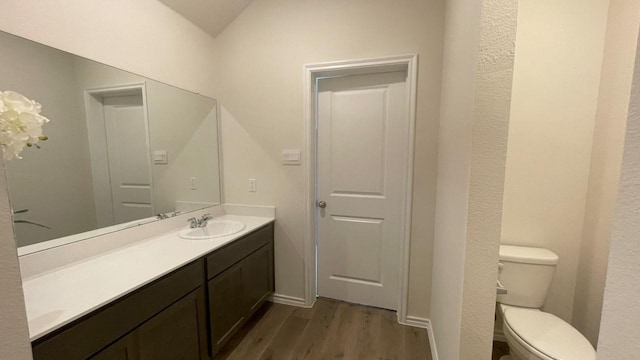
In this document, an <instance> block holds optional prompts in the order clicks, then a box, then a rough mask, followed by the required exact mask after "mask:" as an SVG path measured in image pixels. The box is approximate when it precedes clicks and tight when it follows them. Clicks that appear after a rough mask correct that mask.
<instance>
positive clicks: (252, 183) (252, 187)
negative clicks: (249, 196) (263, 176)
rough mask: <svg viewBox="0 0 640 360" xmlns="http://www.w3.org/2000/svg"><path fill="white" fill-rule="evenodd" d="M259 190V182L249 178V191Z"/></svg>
mask: <svg viewBox="0 0 640 360" xmlns="http://www.w3.org/2000/svg"><path fill="white" fill-rule="evenodd" d="M256 191H258V183H257V181H256V179H249V192H256Z"/></svg>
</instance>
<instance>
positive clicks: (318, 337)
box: [215, 298, 431, 360]
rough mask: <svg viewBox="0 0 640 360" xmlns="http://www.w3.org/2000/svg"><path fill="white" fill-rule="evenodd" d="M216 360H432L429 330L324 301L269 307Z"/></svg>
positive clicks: (361, 308)
mask: <svg viewBox="0 0 640 360" xmlns="http://www.w3.org/2000/svg"><path fill="white" fill-rule="evenodd" d="M215 359H216V360H253V359H255V360H263V359H264V360H266V359H270V360H294V359H295V360H302V359H345V360H352V359H354V360H359V359H365V360H366V359H376V360H377V359H380V360H391V359H397V360H413V359H415V360H418V359H419V360H431V350H430V348H429V339H428V335H427V330H426V329H420V328H415V327H409V326H403V325H400V324H398V321H397V318H396V313H395V312H393V311H389V310H383V309H377V308H371V307H366V306H361V305H355V304H349V303H345V302H340V301H336V300H330V299H324V298H320V299H318V301H317V302H316V304H315V305H314V307H313V308H312V309H303V308H298V307H293V306H287V305H280V304H271V303H267V305H265V306H264V307H263V308H262V309H261V310H260V311H259V312H258V313H257V314H256V315H255V316H254V317H253V318H252V319H251V320H250V321H249V322H247V324H246V325H245V326H244V327H243V328H242V329H241V330H240V331H239V332H238V333H237V334H236V335H235V336H234V337H233V338H232V339H230V341H229V343H227V345H226V346H225V347H224V348H222V349H221V351H220V352H219V353H218V355H217V356H216V357H215Z"/></svg>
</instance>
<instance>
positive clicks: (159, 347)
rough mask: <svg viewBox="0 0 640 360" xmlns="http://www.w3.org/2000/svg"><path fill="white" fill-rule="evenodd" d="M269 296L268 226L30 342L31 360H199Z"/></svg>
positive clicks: (270, 238)
mask: <svg viewBox="0 0 640 360" xmlns="http://www.w3.org/2000/svg"><path fill="white" fill-rule="evenodd" d="M272 291H273V224H269V225H266V226H265V227H262V228H260V229H258V230H256V231H254V232H252V233H251V234H248V235H246V236H244V237H242V238H240V239H238V240H236V241H233V242H232V243H230V244H227V245H226V246H224V247H222V248H220V249H218V250H216V251H214V252H212V253H210V254H209V255H206V256H205V257H203V258H200V259H198V260H196V261H194V262H192V263H191V264H188V265H185V266H183V267H182V268H180V269H178V270H175V271H173V272H172V273H170V274H168V275H166V276H164V277H162V278H160V279H158V280H156V281H154V282H153V283H151V284H149V285H146V286H144V287H142V288H141V289H138V290H136V291H134V292H133V293H131V294H129V295H126V296H124V297H123V298H121V299H118V300H116V301H114V302H112V303H110V304H109V305H106V306H104V307H102V308H100V309H98V310H96V311H94V312H92V313H91V314H89V315H86V316H85V317H83V318H81V319H79V320H76V321H74V322H73V323H71V324H69V325H66V326H65V327H63V328H62V329H60V330H57V331H54V332H53V333H51V334H49V335H47V336H45V337H43V338H41V339H38V340H36V341H35V342H34V343H33V344H32V345H33V356H34V359H35V360H75V359H95V360H206V359H209V357H210V354H211V353H213V354H215V353H216V352H217V351H218V350H219V349H220V347H221V346H222V344H224V342H225V341H226V340H227V339H228V338H229V337H230V336H231V335H232V334H233V333H234V332H235V330H236V329H237V328H238V327H239V326H240V325H242V324H243V323H244V322H245V321H246V320H247V319H248V318H249V317H250V316H251V315H252V314H253V312H255V310H256V309H257V308H258V307H259V306H260V305H262V303H263V302H264V301H265V300H266V298H267V296H268V295H269V294H271V293H272Z"/></svg>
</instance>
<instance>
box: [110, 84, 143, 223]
mask: <svg viewBox="0 0 640 360" xmlns="http://www.w3.org/2000/svg"><path fill="white" fill-rule="evenodd" d="M104 120H105V131H106V136H107V152H108V155H109V172H110V176H111V194H112V199H113V207H114V209H113V211H114V217H115V221H116V223H123V222H128V221H133V220H138V219H142V218H145V217H149V216H153V206H152V201H151V198H152V192H151V164H150V161H149V145H148V138H149V136H148V132H147V120H146V117H145V114H144V107H143V103H142V96H141V95H129V96H114V97H107V98H104Z"/></svg>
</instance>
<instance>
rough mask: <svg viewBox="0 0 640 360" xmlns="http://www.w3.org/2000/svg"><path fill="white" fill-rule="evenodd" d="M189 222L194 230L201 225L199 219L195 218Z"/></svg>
mask: <svg viewBox="0 0 640 360" xmlns="http://www.w3.org/2000/svg"><path fill="white" fill-rule="evenodd" d="M187 221H188V222H189V227H190V228H192V229H195V228H197V227H198V225H199V224H200V221H198V219H196V218H194V217H192V218H189V219H187Z"/></svg>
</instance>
